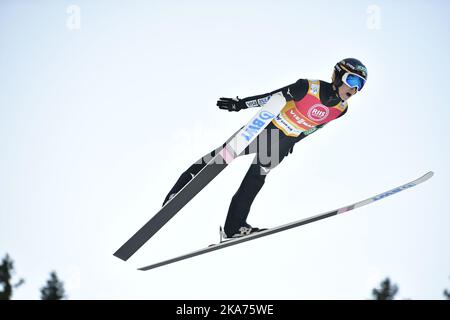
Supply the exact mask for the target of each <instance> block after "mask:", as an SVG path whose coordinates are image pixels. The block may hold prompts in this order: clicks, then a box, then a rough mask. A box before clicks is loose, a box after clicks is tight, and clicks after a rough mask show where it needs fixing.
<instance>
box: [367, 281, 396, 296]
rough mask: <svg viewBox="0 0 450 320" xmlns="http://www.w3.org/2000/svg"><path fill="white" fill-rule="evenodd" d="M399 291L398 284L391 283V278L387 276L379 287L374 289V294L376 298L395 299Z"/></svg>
mask: <svg viewBox="0 0 450 320" xmlns="http://www.w3.org/2000/svg"><path fill="white" fill-rule="evenodd" d="M397 292H398V286H397V285H395V284H393V283H391V280H390V279H389V278H386V279H384V280H383V281H382V282H381V283H380V288H379V289H373V290H372V295H373V297H374V299H375V300H394V297H395V295H396V294H397Z"/></svg>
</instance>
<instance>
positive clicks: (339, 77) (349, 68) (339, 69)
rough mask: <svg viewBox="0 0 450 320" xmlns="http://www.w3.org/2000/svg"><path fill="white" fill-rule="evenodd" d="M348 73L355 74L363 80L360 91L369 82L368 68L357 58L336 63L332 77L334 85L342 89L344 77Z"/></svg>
mask: <svg viewBox="0 0 450 320" xmlns="http://www.w3.org/2000/svg"><path fill="white" fill-rule="evenodd" d="M346 73H348V74H355V75H357V76H358V77H359V78H361V79H362V80H363V81H362V82H361V83H362V84H361V86H360V87H358V90H361V89H362V87H363V86H364V83H365V82H366V81H367V68H366V66H365V65H363V64H362V62H361V61H359V60H358V59H355V58H347V59H344V60H341V61H339V62H338V63H336V65H335V66H334V71H333V76H332V81H333V84H334V85H335V86H336V87H340V86H341V85H342V83H343V82H344V81H343V77H344V76H345V74H346ZM344 80H345V79H344Z"/></svg>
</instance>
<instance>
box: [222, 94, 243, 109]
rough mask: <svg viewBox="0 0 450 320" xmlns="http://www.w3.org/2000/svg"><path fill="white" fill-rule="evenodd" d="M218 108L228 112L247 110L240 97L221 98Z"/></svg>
mask: <svg viewBox="0 0 450 320" xmlns="http://www.w3.org/2000/svg"><path fill="white" fill-rule="evenodd" d="M217 106H218V107H219V108H220V109H224V110H228V111H239V110H242V109H247V106H246V105H245V103H243V102H242V100H241V99H239V97H236V98H220V99H219V100H218V101H217Z"/></svg>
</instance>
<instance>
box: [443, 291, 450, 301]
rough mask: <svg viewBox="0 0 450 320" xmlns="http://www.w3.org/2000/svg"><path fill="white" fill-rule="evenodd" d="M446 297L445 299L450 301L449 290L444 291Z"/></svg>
mask: <svg viewBox="0 0 450 320" xmlns="http://www.w3.org/2000/svg"><path fill="white" fill-rule="evenodd" d="M444 297H445V299H447V300H450V291H449V290H447V289H445V290H444Z"/></svg>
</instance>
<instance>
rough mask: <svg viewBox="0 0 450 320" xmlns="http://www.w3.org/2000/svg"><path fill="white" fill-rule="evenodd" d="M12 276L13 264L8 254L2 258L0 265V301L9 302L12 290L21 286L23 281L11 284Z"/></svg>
mask: <svg viewBox="0 0 450 320" xmlns="http://www.w3.org/2000/svg"><path fill="white" fill-rule="evenodd" d="M13 274H14V262H13V261H12V260H11V258H10V257H9V255H8V254H6V256H5V257H4V258H3V260H2V263H1V264H0V300H10V299H11V297H12V294H13V289H15V288H17V287H19V286H21V285H22V284H23V283H24V282H25V281H24V280H23V279H20V280H19V281H18V282H17V283H16V284H14V285H13V284H12V283H11V278H12V275H13Z"/></svg>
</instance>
